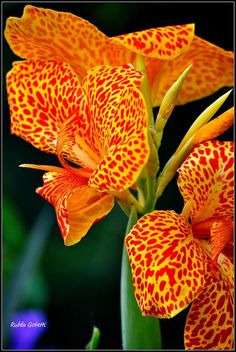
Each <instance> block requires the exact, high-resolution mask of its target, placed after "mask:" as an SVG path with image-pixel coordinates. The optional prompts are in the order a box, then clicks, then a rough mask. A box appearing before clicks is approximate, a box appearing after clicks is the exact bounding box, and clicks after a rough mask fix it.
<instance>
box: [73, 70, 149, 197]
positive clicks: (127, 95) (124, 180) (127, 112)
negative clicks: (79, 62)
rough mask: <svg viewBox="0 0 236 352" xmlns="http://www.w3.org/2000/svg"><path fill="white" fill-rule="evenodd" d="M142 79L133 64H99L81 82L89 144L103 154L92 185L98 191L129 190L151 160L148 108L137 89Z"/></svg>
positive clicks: (92, 178) (92, 177) (92, 179)
mask: <svg viewBox="0 0 236 352" xmlns="http://www.w3.org/2000/svg"><path fill="white" fill-rule="evenodd" d="M141 79H142V74H141V73H140V72H138V71H136V70H135V69H134V68H133V67H132V66H131V65H124V66H119V67H109V66H97V67H95V68H93V69H91V70H90V71H89V72H88V74H87V75H86V77H85V79H84V80H83V82H82V87H83V89H84V91H85V92H86V94H87V96H88V101H89V104H90V112H91V121H90V124H89V131H90V132H89V133H90V137H89V138H90V141H91V143H90V145H93V146H95V150H97V151H98V153H99V155H100V157H101V160H100V161H99V163H98V166H97V168H96V170H95V172H94V174H93V175H92V176H91V178H90V182H89V184H90V185H91V187H95V188H96V189H98V190H99V191H105V190H106V191H112V190H115V191H122V190H124V189H127V188H128V187H130V186H131V185H132V184H133V183H134V182H135V181H136V179H137V177H138V176H139V174H140V172H141V170H142V168H143V166H144V165H145V163H146V162H147V160H148V156H149V146H148V139H147V122H146V119H147V117H146V107H145V102H144V99H143V97H142V94H141V93H140V91H139V90H138V89H137V88H136V87H139V86H140V84H141ZM80 137H81V138H82V137H83V136H82V134H81V135H80ZM83 139H85V138H84V137H83ZM87 139H88V138H87ZM78 143H79V140H78Z"/></svg>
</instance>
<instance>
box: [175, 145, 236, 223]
mask: <svg viewBox="0 0 236 352" xmlns="http://www.w3.org/2000/svg"><path fill="white" fill-rule="evenodd" d="M178 172H179V177H178V181H177V182H178V186H179V189H180V192H181V194H182V196H183V198H184V202H185V203H187V202H188V201H191V212H190V218H191V220H192V223H193V224H194V225H195V224H197V223H200V222H203V221H205V220H208V219H210V218H215V217H219V216H233V207H234V202H233V194H234V181H233V180H234V178H233V177H234V151H233V142H221V141H217V140H212V141H207V142H204V143H202V144H200V145H199V146H198V147H196V148H195V149H194V150H193V152H192V153H191V154H190V155H189V156H188V158H187V159H186V160H185V162H184V163H183V164H182V165H181V167H180V168H179V170H178Z"/></svg>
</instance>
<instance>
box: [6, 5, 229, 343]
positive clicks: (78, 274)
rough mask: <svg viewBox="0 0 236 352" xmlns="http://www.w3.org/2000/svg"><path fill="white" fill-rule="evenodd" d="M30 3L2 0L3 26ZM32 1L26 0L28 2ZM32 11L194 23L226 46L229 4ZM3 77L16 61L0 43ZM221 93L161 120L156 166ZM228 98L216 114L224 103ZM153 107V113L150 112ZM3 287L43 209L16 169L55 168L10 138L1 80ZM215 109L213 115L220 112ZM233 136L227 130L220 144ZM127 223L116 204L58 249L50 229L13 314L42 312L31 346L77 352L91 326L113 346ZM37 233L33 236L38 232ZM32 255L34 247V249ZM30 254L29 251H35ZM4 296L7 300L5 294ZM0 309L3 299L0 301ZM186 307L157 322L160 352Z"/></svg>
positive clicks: (177, 334)
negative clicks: (43, 326)
mask: <svg viewBox="0 0 236 352" xmlns="http://www.w3.org/2000/svg"><path fill="white" fill-rule="evenodd" d="M29 3H30V2H12V3H11V2H5V3H3V6H2V10H3V12H2V21H3V28H4V26H5V21H6V18H8V17H9V16H16V17H21V15H22V12H23V8H24V6H25V5H26V4H29ZM32 3H33V2H31V4H32ZM34 4H35V5H36V6H41V7H45V8H51V9H55V10H58V11H67V12H72V13H74V14H75V15H78V16H81V17H83V18H85V19H87V20H88V21H90V22H92V23H93V24H94V25H96V26H97V27H98V28H99V29H100V30H101V31H103V32H104V33H106V34H107V35H109V36H112V35H119V34H122V33H128V32H131V31H137V30H142V29H145V28H151V27H158V26H166V25H172V24H184V23H191V22H194V23H196V34H197V35H199V36H201V37H203V38H204V39H206V40H209V41H211V42H213V43H214V44H216V45H219V46H221V47H223V48H224V49H226V50H232V49H233V13H234V11H233V4H231V3H227V2H222V3H220V2H217V3H203V2H202V3H199V2H195V3H194V2H193V3H191V2H189V3H184V2H183V3H174V2H172V3H169V2H161V3H159V2H156V3H154V2H152V3H149V2H143V3H139V2H138V3H122V2H119V3H117V2H116V3H99V2H96V3H85V2H45V3H43V2H40V3H38V4H37V3H36V2H35V3H34ZM2 48H3V75H5V74H6V72H7V71H9V70H10V69H11V66H12V62H13V61H15V60H19V58H18V57H16V56H15V55H14V54H13V53H12V52H11V50H10V48H9V46H8V45H7V43H6V41H3V46H2ZM226 90H227V89H225V88H224V89H221V90H220V91H218V92H217V93H215V94H214V95H212V96H211V97H207V98H204V99H202V100H201V101H197V102H193V103H189V104H186V105H185V106H180V107H176V108H175V110H174V112H173V115H172V117H171V118H170V120H169V121H168V124H167V126H166V129H165V132H164V139H163V143H162V145H161V148H160V154H161V166H163V165H164V164H165V162H166V161H167V160H168V159H169V157H170V156H171V154H172V153H173V152H174V151H175V149H176V148H177V146H178V143H179V141H180V140H181V139H182V137H183V135H184V134H185V132H186V130H187V129H188V127H189V126H190V125H191V123H192V122H193V120H194V119H195V118H196V117H197V116H198V115H199V114H200V113H201V112H202V111H203V110H204V109H205V108H206V107H207V106H208V105H209V104H210V103H212V102H213V101H214V100H215V99H216V98H217V97H219V96H220V95H221V94H223V93H224V92H225V91H226ZM232 102H233V95H232V97H230V98H229V99H228V101H227V102H226V103H225V104H224V105H223V107H222V108H221V110H220V112H223V111H225V110H226V109H228V108H230V107H231V106H232ZM156 111H157V110H156V109H155V112H156ZM2 112H3V192H4V202H3V233H4V235H3V256H4V257H3V264H4V267H3V286H4V291H7V289H8V288H9V283H10V282H11V279H12V278H13V277H14V275H15V274H16V273H17V270H18V266H19V265H20V263H19V259H20V258H21V256H22V254H23V253H24V251H25V249H26V247H27V243H28V241H29V240H30V233H31V229H32V227H33V224H34V223H35V220H36V219H37V217H38V214H39V212H40V210H41V208H42V206H43V205H44V204H45V201H44V200H43V199H42V198H41V197H40V196H39V195H37V194H36V193H35V188H36V187H38V186H40V185H41V184H42V174H43V173H42V172H40V171H35V170H26V169H23V170H22V169H19V168H18V165H19V164H21V163H35V164H48V165H57V164H58V161H57V158H56V157H55V156H52V155H48V154H45V153H42V152H40V151H38V150H36V149H35V148H33V147H32V146H31V145H29V144H27V143H26V142H25V141H23V140H21V139H20V138H17V137H16V136H13V135H10V132H9V130H10V117H9V110H8V104H7V98H6V90H5V84H4V82H3V111H2ZM220 112H219V113H220ZM232 137H233V130H232V129H231V130H230V131H228V132H227V133H225V134H224V135H223V136H221V137H220V139H225V140H229V139H232ZM182 205H183V204H182V199H181V198H180V196H179V192H178V189H177V185H176V178H175V179H174V180H173V182H171V184H170V185H169V186H168V188H167V189H166V191H165V192H164V194H163V196H162V197H161V198H160V201H159V203H158V208H159V209H175V210H176V211H180V210H181V208H182ZM126 221H127V218H126V217H125V215H124V214H123V213H122V212H121V210H120V209H119V207H118V206H116V207H115V208H114V209H113V210H112V212H111V213H110V214H109V215H108V216H107V217H106V218H104V219H103V220H102V221H100V222H98V223H96V224H95V225H94V226H93V227H92V229H91V230H90V231H89V233H88V234H87V235H86V236H85V238H83V239H82V241H81V242H80V243H79V244H77V245H75V246H72V247H65V246H64V244H63V241H62V239H61V235H60V233H59V229H58V227H57V225H55V226H54V228H53V230H52V231H51V233H50V235H49V238H47V242H46V244H45V247H44V251H43V253H42V257H41V260H40V262H39V264H38V266H37V268H36V269H35V271H34V274H33V275H32V277H31V279H30V280H29V281H28V283H27V287H26V289H25V294H24V299H23V300H21V302H20V304H19V308H20V309H24V308H28V307H35V308H37V307H43V308H44V309H45V311H46V315H47V317H48V329H47V331H46V332H45V334H44V335H43V337H42V339H41V341H40V342H39V343H38V345H37V346H36V347H38V348H40V347H44V348H45V346H47V347H48V348H62V349H63V348H64V349H70V348H71V349H75V348H76V349H83V348H84V347H85V346H86V344H87V342H88V341H89V340H90V338H91V331H92V329H93V326H97V327H98V328H99V330H100V331H101V337H100V343H99V348H101V349H108V348H109V349H119V348H121V334H120V308H119V305H120V302H119V299H120V298H119V297H120V295H119V289H120V263H121V253H122V242H123V236H124V231H125V227H126ZM39 236H40V234H39ZM35 251H37V249H35ZM35 254H37V253H36V252H35ZM5 298H6V299H7V296H5ZM4 304H5V301H4ZM186 314H187V310H186V311H185V312H183V313H182V314H179V315H178V316H177V317H175V318H173V319H169V320H163V321H161V327H162V335H163V348H167V349H172V348H174V349H177V348H183V340H182V335H183V326H184V321H185V317H186Z"/></svg>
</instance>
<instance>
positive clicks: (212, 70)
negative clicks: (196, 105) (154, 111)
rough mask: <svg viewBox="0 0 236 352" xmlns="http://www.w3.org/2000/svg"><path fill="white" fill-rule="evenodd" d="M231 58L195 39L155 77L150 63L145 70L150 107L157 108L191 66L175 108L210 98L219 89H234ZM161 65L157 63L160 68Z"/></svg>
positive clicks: (165, 63)
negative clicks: (187, 49) (151, 105)
mask: <svg viewBox="0 0 236 352" xmlns="http://www.w3.org/2000/svg"><path fill="white" fill-rule="evenodd" d="M233 63H234V54H233V52H231V51H226V50H224V49H222V48H220V47H218V46H216V45H213V44H211V43H210V42H207V41H205V40H203V39H201V38H199V37H197V36H194V39H193V42H192V45H191V47H190V49H189V51H187V52H186V53H184V54H182V55H180V56H179V57H178V58H176V59H175V60H170V61H165V62H164V64H163V65H162V67H161V68H160V69H159V73H158V75H155V76H151V74H152V75H153V73H154V72H155V70H158V67H157V68H156V67H155V61H154V60H152V61H151V62H150V63H149V65H151V66H150V67H148V68H147V72H148V76H149V78H150V85H151V90H152V101H153V105H154V106H157V105H160V103H161V101H162V98H163V97H164V95H165V93H166V92H167V90H168V89H169V88H170V86H171V85H172V84H173V83H174V81H175V80H176V79H177V78H178V77H179V76H180V74H181V73H182V72H183V70H184V69H185V68H186V67H188V66H189V65H190V64H192V65H193V67H192V69H191V72H190V73H189V75H188V77H187V78H186V80H185V82H184V84H183V88H182V90H181V92H180V94H179V96H178V99H177V104H180V105H181V104H186V103H188V102H190V101H194V100H197V99H201V98H203V97H206V96H208V95H210V94H213V93H214V92H216V91H217V90H218V89H220V88H222V87H224V86H226V87H231V86H233V77H234V72H233V69H234V65H233ZM159 65H160V63H159V62H158V63H157V66H159Z"/></svg>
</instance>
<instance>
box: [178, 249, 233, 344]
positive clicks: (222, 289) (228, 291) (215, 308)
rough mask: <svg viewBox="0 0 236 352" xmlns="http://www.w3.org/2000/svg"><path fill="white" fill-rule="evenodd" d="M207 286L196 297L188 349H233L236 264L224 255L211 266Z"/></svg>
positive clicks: (187, 336) (188, 328) (187, 333)
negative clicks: (235, 269) (235, 272)
mask: <svg viewBox="0 0 236 352" xmlns="http://www.w3.org/2000/svg"><path fill="white" fill-rule="evenodd" d="M210 262H211V260H210V258H208V268H207V271H206V288H205V290H204V291H203V292H202V293H201V294H200V295H199V296H198V297H197V298H196V299H195V300H194V302H193V304H192V306H191V309H190V311H189V313H188V317H187V322H186V326H185V334H184V339H185V348H186V349H187V350H203V349H204V350H208V351H209V350H232V349H233V344H234V305H233V298H234V289H233V287H234V278H233V273H234V267H233V264H232V263H231V262H230V260H229V259H227V258H226V257H225V256H224V255H222V254H221V255H220V256H219V258H218V263H217V264H216V265H215V266H214V267H211V265H210Z"/></svg>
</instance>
